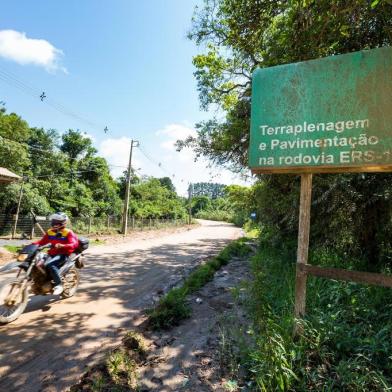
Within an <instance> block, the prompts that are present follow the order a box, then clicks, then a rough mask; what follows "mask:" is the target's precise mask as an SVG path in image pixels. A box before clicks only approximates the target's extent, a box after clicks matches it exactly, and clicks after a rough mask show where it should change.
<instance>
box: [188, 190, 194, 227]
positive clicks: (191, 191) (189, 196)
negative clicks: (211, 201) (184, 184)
mask: <svg viewBox="0 0 392 392" xmlns="http://www.w3.org/2000/svg"><path fill="white" fill-rule="evenodd" d="M192 194H193V184H192V183H189V188H188V202H189V224H191V223H192Z"/></svg>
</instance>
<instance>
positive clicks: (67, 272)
mask: <svg viewBox="0 0 392 392" xmlns="http://www.w3.org/2000/svg"><path fill="white" fill-rule="evenodd" d="M88 246H89V241H88V239H87V238H80V239H79V246H78V248H77V249H76V250H75V251H74V253H72V254H71V255H70V256H69V258H68V259H67V261H66V262H65V263H64V265H63V266H62V267H61V268H60V276H61V280H62V285H63V288H64V291H63V293H62V294H61V297H62V298H69V297H72V296H73V295H74V294H75V293H76V290H77V289H78V286H79V281H80V275H79V271H78V270H79V269H81V268H83V267H84V263H83V259H82V256H83V253H84V251H85V250H87V248H88ZM50 247H51V245H50V244H48V245H44V246H38V245H34V244H30V245H27V246H25V247H24V248H23V249H21V250H20V252H19V254H18V256H17V259H16V261H14V262H11V263H9V264H6V265H5V266H3V267H2V268H0V272H6V273H8V272H10V271H12V270H13V269H17V270H18V272H17V275H16V278H12V279H9V280H7V281H6V282H4V283H3V284H2V285H0V324H8V323H10V322H12V321H14V320H16V319H17V318H18V317H19V316H20V315H21V314H22V313H23V312H24V310H25V309H26V306H27V302H28V299H29V293H30V292H31V293H32V294H34V295H49V294H52V293H53V288H54V284H53V282H52V281H51V278H50V276H49V274H48V272H47V270H46V268H45V261H46V259H47V258H48V254H47V253H45V252H44V250H45V249H48V248H50Z"/></svg>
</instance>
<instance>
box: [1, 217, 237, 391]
mask: <svg viewBox="0 0 392 392" xmlns="http://www.w3.org/2000/svg"><path fill="white" fill-rule="evenodd" d="M239 235H240V229H238V228H235V227H233V226H231V225H229V224H225V223H221V222H209V221H201V226H200V227H197V228H195V229H192V230H189V231H185V232H181V233H176V234H171V235H166V236H165V235H159V234H158V233H157V236H156V238H153V239H151V238H149V239H146V240H140V239H138V240H136V241H131V242H127V243H123V244H117V245H114V246H99V247H96V248H93V249H91V250H89V252H88V256H87V257H86V264H87V267H86V268H85V269H83V270H82V283H81V286H80V290H79V291H78V293H77V294H76V295H75V297H73V298H70V299H67V300H62V301H57V299H56V298H55V297H51V296H46V297H35V298H34V300H33V301H30V303H29V305H28V308H27V310H26V312H25V314H23V315H22V316H21V317H20V318H19V320H17V321H16V322H14V323H12V324H10V325H8V326H5V327H4V326H3V327H0V391H9V392H11V391H23V392H30V391H31V392H35V391H45V392H48V391H63V390H66V389H67V387H69V386H70V385H72V384H73V383H75V382H76V381H77V379H78V376H79V375H80V374H81V372H82V370H83V368H84V367H85V366H86V365H88V364H89V363H90V362H91V359H92V356H94V353H96V352H97V351H98V350H101V349H103V348H105V347H109V346H110V344H113V343H114V342H116V338H117V337H118V334H119V333H120V331H121V330H122V328H131V327H132V325H133V320H136V319H137V317H138V316H139V315H140V312H141V311H142V310H143V309H144V308H145V307H146V306H149V305H150V304H151V300H152V296H153V295H154V294H155V293H156V292H157V291H159V290H161V289H163V288H165V287H166V286H167V285H168V284H169V283H170V282H174V281H176V280H178V279H179V277H180V276H181V274H182V273H183V271H184V269H187V268H189V266H191V265H194V264H195V263H197V262H199V261H200V260H202V259H203V258H206V257H209V256H210V255H211V254H212V253H216V252H217V251H218V250H219V249H220V248H222V247H223V246H224V245H225V244H226V243H227V242H228V241H229V240H231V239H234V238H237V237H238V236H239ZM0 282H1V277H0Z"/></svg>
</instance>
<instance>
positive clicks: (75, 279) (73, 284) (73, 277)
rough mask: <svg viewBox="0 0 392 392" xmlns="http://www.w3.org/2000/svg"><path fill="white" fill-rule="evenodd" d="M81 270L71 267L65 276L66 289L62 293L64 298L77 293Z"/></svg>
mask: <svg viewBox="0 0 392 392" xmlns="http://www.w3.org/2000/svg"><path fill="white" fill-rule="evenodd" d="M79 280H80V276H79V271H78V270H77V269H76V268H71V269H70V270H69V271H68V272H67V274H66V275H65V276H64V277H63V287H64V291H63V293H62V294H61V296H62V297H63V298H70V297H72V296H74V295H75V293H76V290H77V289H78V287H79Z"/></svg>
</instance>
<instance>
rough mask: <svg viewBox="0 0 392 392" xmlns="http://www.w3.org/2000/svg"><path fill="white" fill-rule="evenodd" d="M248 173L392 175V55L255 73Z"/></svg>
mask: <svg viewBox="0 0 392 392" xmlns="http://www.w3.org/2000/svg"><path fill="white" fill-rule="evenodd" d="M249 166H250V167H251V169H252V171H253V172H255V173H280V172H281V173H304V172H313V173H317V172H351V171H392V48H390V47H386V48H379V49H373V50H366V51H361V52H355V53H350V54H344V55H339V56H331V57H326V58H323V59H319V60H311V61H306V62H302V63H295V64H288V65H280V66H277V67H271V68H264V69H257V70H256V71H255V72H254V74H253V83H252V118H251V135H250V151H249Z"/></svg>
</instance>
